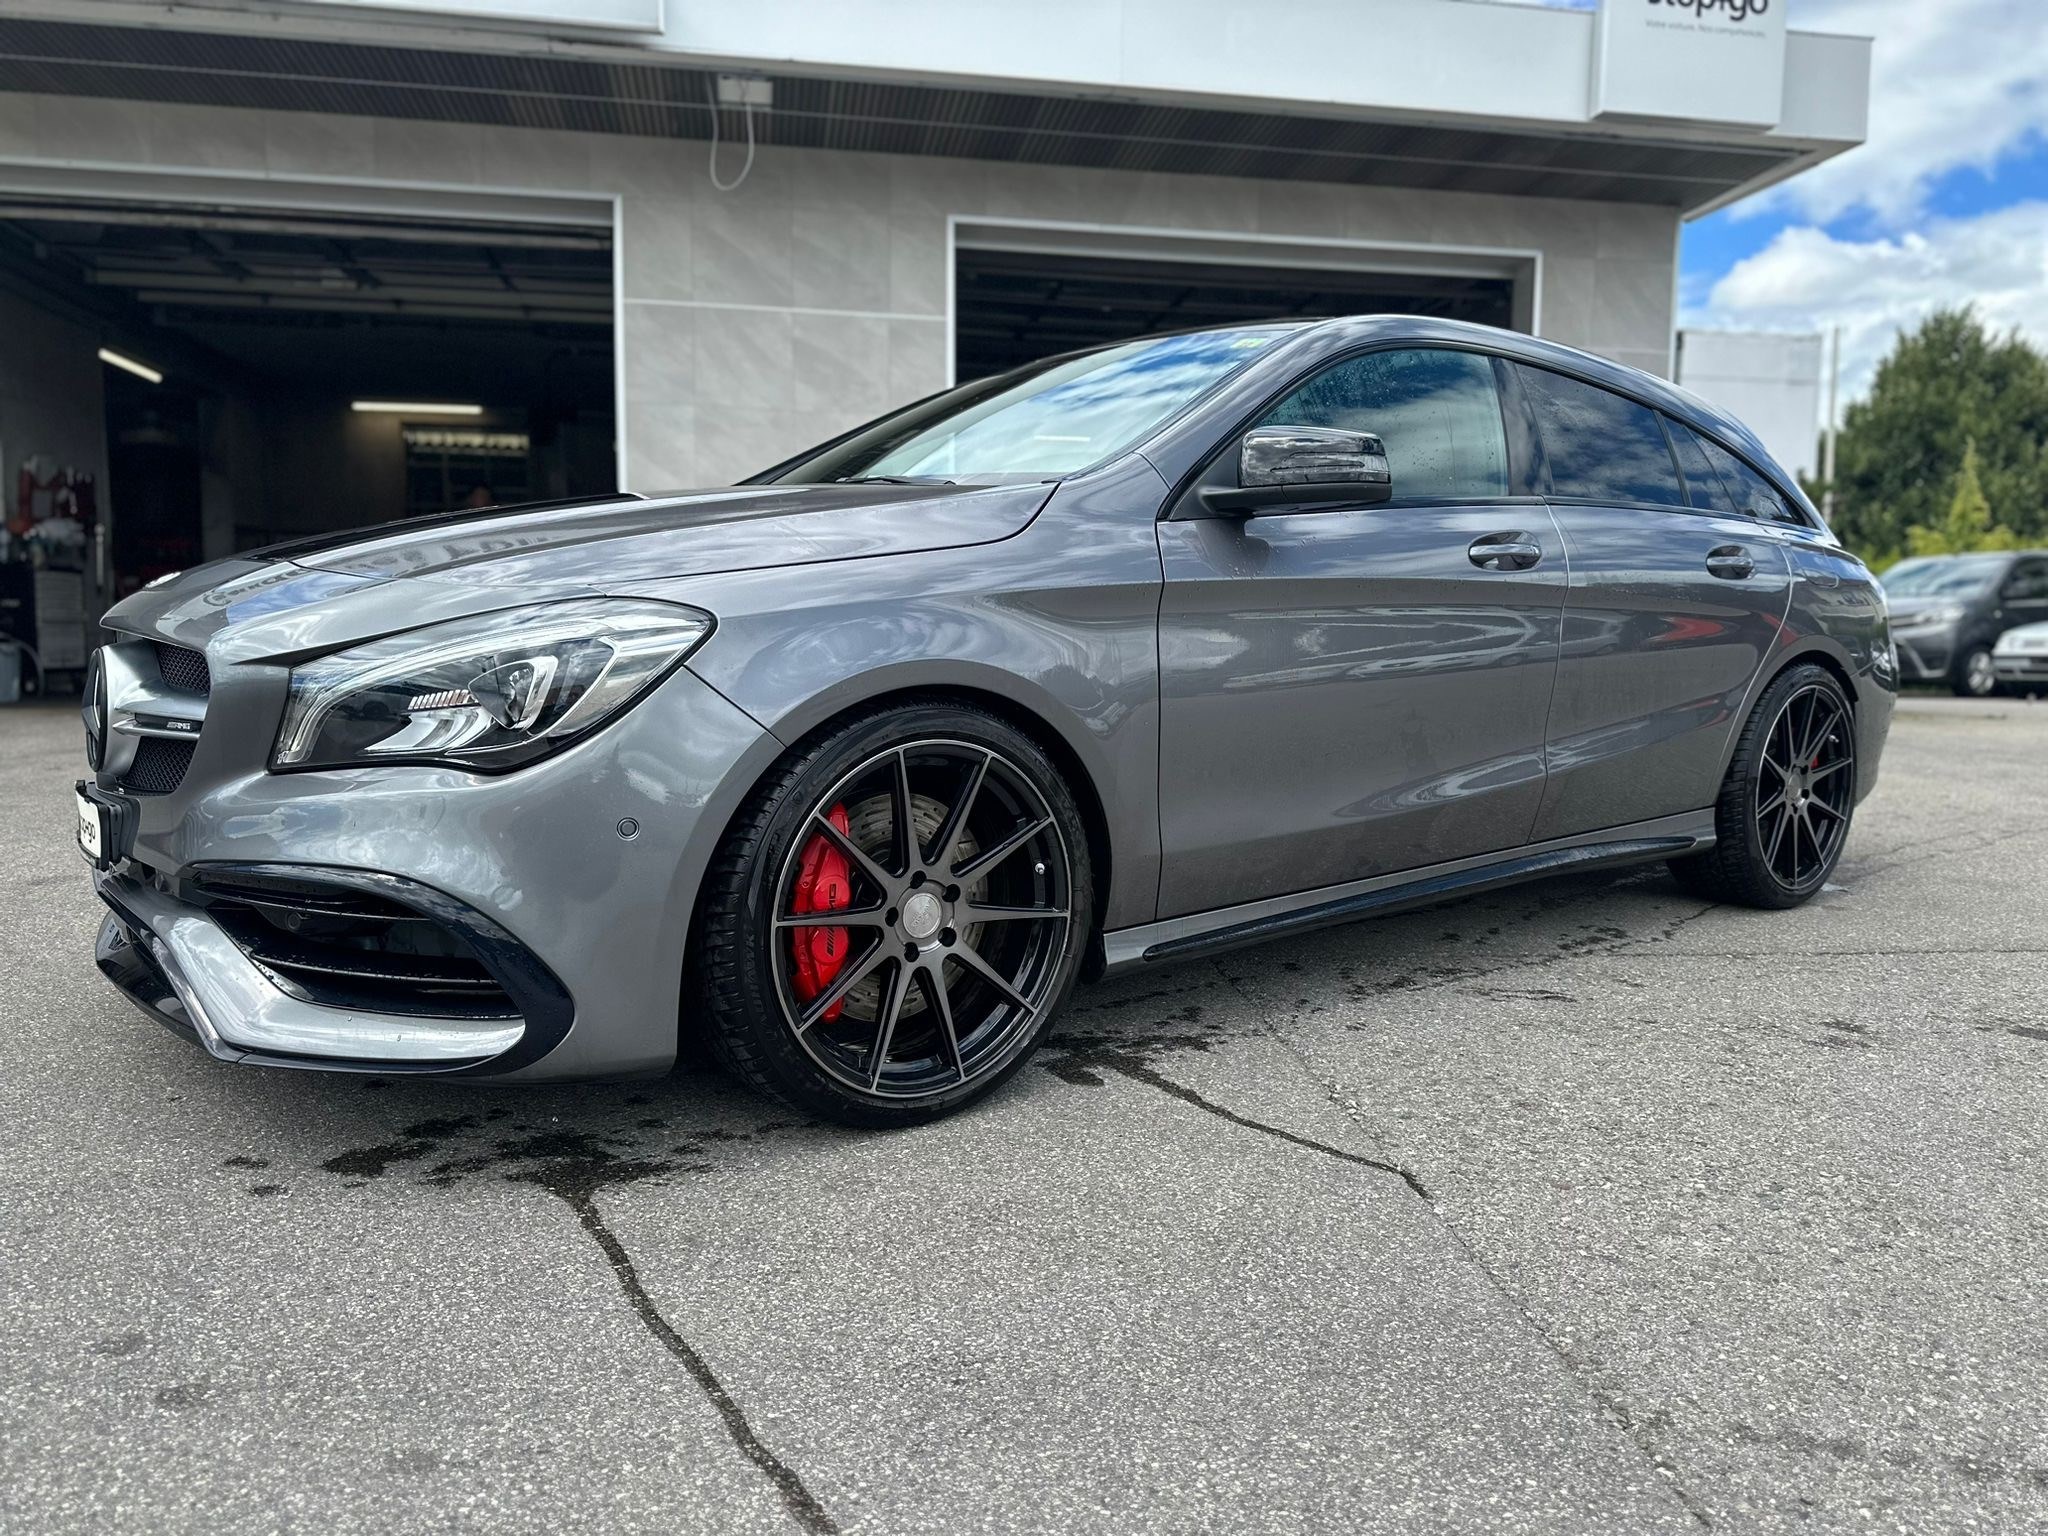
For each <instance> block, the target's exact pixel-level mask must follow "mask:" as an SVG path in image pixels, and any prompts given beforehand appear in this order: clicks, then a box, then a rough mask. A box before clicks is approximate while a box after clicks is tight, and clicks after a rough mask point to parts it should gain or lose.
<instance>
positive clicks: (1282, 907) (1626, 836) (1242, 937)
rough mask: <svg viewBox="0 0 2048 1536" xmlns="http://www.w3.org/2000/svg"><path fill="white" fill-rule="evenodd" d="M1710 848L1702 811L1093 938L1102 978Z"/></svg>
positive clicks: (1710, 826)
mask: <svg viewBox="0 0 2048 1536" xmlns="http://www.w3.org/2000/svg"><path fill="white" fill-rule="evenodd" d="M1713 845H1714V813H1713V811H1712V810H1711V809H1708V810H1700V811H1688V812H1686V813H1685V814H1683V815H1679V816H1662V817H1659V818H1657V819H1656V820H1654V821H1643V822H1636V823H1634V824H1632V825H1629V826H1623V827H1609V828H1606V829H1604V830H1602V831H1599V832H1586V833H1580V834H1578V835H1576V836H1573V837H1567V838H1559V839H1557V840H1555V841H1553V842H1548V843H1534V844H1530V845H1529V846H1527V847H1523V848H1516V849H1510V850H1509V851H1507V852H1505V853H1497V854H1482V855H1479V856H1478V857H1476V858H1470V859H1456V860H1453V861H1451V862H1449V863H1445V864H1428V865H1424V866H1423V867H1422V868H1420V869H1410V870H1402V871H1399V872H1397V873H1395V874H1390V875H1375V876H1373V877H1372V878H1370V879H1367V880H1353V881H1350V882H1348V883H1347V884H1344V885H1326V886H1323V887H1321V888H1320V889H1318V890H1313V891H1301V892H1297V893H1296V894H1294V895H1291V896H1275V897H1269V898H1267V899H1266V900H1263V901H1253V902H1245V903H1243V904H1242V905H1239V906H1234V907H1218V908H1216V909H1215V910H1214V911H1210V912H1197V913H1193V914H1191V915H1189V916H1187V917H1172V918H1167V919H1166V920H1165V921H1163V922H1157V923H1145V924H1142V925H1141V926H1139V927H1136V928H1124V929H1120V930H1118V931H1117V932H1115V933H1106V934H1104V935H1103V936H1102V947H1103V957H1104V961H1105V966H1104V971H1103V974H1105V975H1109V976H1114V975H1116V974H1117V973H1118V972H1121V971H1129V970H1133V969H1135V968H1137V967H1138V966H1141V965H1155V964H1158V963H1160V962H1162V961H1171V960H1186V959H1191V958H1193V957H1195V956H1198V955H1211V954H1216V953H1218V952H1220V951H1222V950H1226V949H1236V948H1238V947H1240V946H1241V945H1246V944H1257V943H1260V942H1262V941H1263V940H1266V939H1274V938H1280V937H1282V936H1283V935H1292V934H1299V933H1307V932H1310V931H1312V930H1314V929H1317V928H1329V927H1333V926H1335V925H1336V924H1338V923H1348V922H1352V921H1355V920H1356V919H1358V918H1362V917H1384V916H1386V915H1388V914H1390V913H1394V912H1404V911H1408V910H1410V909H1412V908H1415V907H1426V906H1430V905H1433V904H1434V903H1436V902H1440V901H1449V900H1452V899H1454V898H1456V897H1460V896H1475V895H1478V894H1479V893H1480V892H1482V891H1491V890H1496V889H1498V888H1499V887H1501V886H1506V885H1518V884H1520V883H1521V882H1522V881H1524V880H1536V879H1540V878H1542V877H1543V876H1545V875H1561V874H1568V873H1573V872H1576V871H1579V870H1591V869H1610V868H1618V867H1621V866H1623V865H1628V864H1648V863H1654V862H1656V861H1657V860H1660V859H1669V858H1676V857H1678V856H1679V855H1681V854H1686V853H1697V852H1699V851H1701V850H1702V849H1706V848H1711V847H1712V846H1713Z"/></svg>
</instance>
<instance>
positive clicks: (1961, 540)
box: [1906, 437, 2020, 555]
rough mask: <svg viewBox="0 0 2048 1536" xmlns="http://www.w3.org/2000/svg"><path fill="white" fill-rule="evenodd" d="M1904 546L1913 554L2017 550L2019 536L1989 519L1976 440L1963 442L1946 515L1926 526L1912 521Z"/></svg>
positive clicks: (1989, 507) (1989, 504)
mask: <svg viewBox="0 0 2048 1536" xmlns="http://www.w3.org/2000/svg"><path fill="white" fill-rule="evenodd" d="M1906 545H1907V548H1908V549H1909V550H1910V551H1911V552H1912V553H1913V554H1916V555H1968V554H1974V553H1976V552H1977V551H1978V550H1980V549H2018V548H2019V547H2020V540H2019V537H2018V536H2017V535H2016V534H2014V533H2013V531H2012V530H2011V529H2010V528H2001V527H1999V526H1998V525H1997V524H1996V523H1994V522H1993V521H1992V520H1991V503H1990V502H1989V501H1987V500H1985V498H1984V485H1983V482H1982V480H1981V479H1980V478H1979V477H1978V474H1977V440H1976V439H1975V438H1974V437H1972V438H1966V439H1965V440H1964V442H1963V463H1962V467H1961V468H1960V469H1958V470H1957V471H1956V489H1955V494H1954V495H1953V496H1951V497H1950V498H1949V503H1948V516H1946V517H1944V518H1943V519H1942V520H1941V521H1940V522H1939V523H1936V524H1934V525H1932V526H1929V525H1927V524H1925V523H1915V524H1914V525H1913V526H1912V527H1910V528H1908V529H1907V530H1906Z"/></svg>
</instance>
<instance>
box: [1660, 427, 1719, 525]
mask: <svg viewBox="0 0 2048 1536" xmlns="http://www.w3.org/2000/svg"><path fill="white" fill-rule="evenodd" d="M1664 430H1665V431H1666V432H1667V433H1669V434H1670V436H1671V451H1672V453H1673V454H1675V455H1676V456H1677V458H1678V468H1679V472H1680V473H1681V474H1683V475H1684V476H1685V494H1686V495H1687V497H1688V498H1690V499H1691V501H1692V504H1693V505H1694V506H1696V507H1698V508H1700V509H1701V510H1702V511H1705V512H1733V511H1734V510H1735V502H1734V500H1733V499H1732V498H1731V497H1730V496H1729V494H1728V487H1727V486H1725V485H1723V484H1722V483H1721V476H1720V475H1719V474H1718V473H1717V472H1716V471H1715V469H1714V466H1713V463H1712V461H1710V460H1709V459H1708V458H1707V450H1706V448H1705V446H1704V445H1703V444H1702V443H1701V442H1700V440H1699V438H1698V437H1697V436H1695V435H1694V433H1693V430H1692V428H1691V427H1688V426H1687V425H1686V424H1685V423H1684V422H1682V421H1673V420H1672V419H1671V418H1670V417H1669V416H1666V417H1665V418H1664Z"/></svg>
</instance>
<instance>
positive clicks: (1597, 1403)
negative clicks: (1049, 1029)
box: [1049, 978, 1714, 1530]
mask: <svg viewBox="0 0 2048 1536" xmlns="http://www.w3.org/2000/svg"><path fill="white" fill-rule="evenodd" d="M1226 979H1228V978H1226ZM1233 985H1234V983H1233ZM1274 1033H1277V1031H1274ZM1049 1065H1050V1067H1051V1070H1053V1071H1054V1072H1055V1074H1056V1075H1058V1076H1060V1077H1062V1078H1063V1079H1065V1080H1066V1081H1068V1082H1091V1081H1092V1082H1097V1083H1099V1082H1100V1081H1101V1079H1099V1078H1090V1077H1088V1076H1086V1075H1080V1074H1084V1073H1085V1072H1086V1070H1087V1069H1088V1068H1103V1069H1107V1070H1109V1071H1112V1072H1116V1073H1119V1074H1121V1075H1122V1076H1125V1077H1128V1078H1130V1079H1132V1080H1133V1081H1135V1082H1140V1083H1144V1084H1146V1085H1147V1086H1149V1087H1152V1088H1156V1089H1158V1090H1159V1091H1160V1092H1162V1093H1166V1094H1170V1095H1171V1096H1172V1097H1174V1098H1176V1099H1179V1100H1180V1101H1181V1102H1183V1103H1185V1104H1191V1105H1193V1106H1194V1107H1195V1108H1197V1109H1200V1110H1203V1111H1205V1112H1206V1113H1208V1114H1212V1115H1215V1116H1217V1117H1218V1118H1219V1119H1222V1120H1227V1121H1229V1122H1230V1123H1231V1124H1233V1125H1239V1126H1243V1127H1245V1128H1246V1129H1248V1130H1254V1131H1259V1132H1262V1133H1264V1134H1265V1135H1268V1136H1274V1137H1278V1138H1279V1139H1280V1140H1282V1141H1285V1142H1290V1143H1292V1144H1293V1145H1295V1146H1298V1147H1305V1148H1307V1149H1308V1150H1309V1151H1312V1152H1320V1153H1323V1154H1324V1155H1325V1156H1329V1157H1334V1158H1339V1159H1341V1160H1342V1161H1344V1162H1347V1163H1355V1164H1358V1165H1359V1166H1361V1167H1365V1168H1370V1169H1373V1170H1374V1171H1375V1172H1378V1173H1389V1174H1392V1175H1394V1176H1395V1177H1396V1178H1398V1179H1400V1180H1401V1182H1402V1183H1404V1184H1406V1185H1407V1186H1408V1188H1409V1190H1410V1192H1412V1193H1413V1194H1414V1195H1416V1196H1417V1197H1418V1198H1419V1199H1421V1201H1422V1202H1423V1203H1424V1204H1425V1205H1427V1206H1428V1207H1429V1208H1430V1211H1431V1214H1432V1215H1433V1216H1434V1217H1435V1219H1436V1221H1437V1224H1438V1225H1439V1226H1440V1227H1441V1228H1442V1229H1443V1232H1444V1235H1445V1236H1446V1237H1448V1238H1449V1239H1450V1241H1451V1243H1452V1245H1453V1246H1454V1247H1455V1248H1456V1249H1457V1250H1458V1252H1459V1253H1460V1254H1462V1255H1463V1256H1464V1258H1465V1261H1466V1262H1467V1263H1468V1264H1470V1265H1471V1266H1472V1267H1473V1269H1475V1270H1476V1271H1477V1272H1478V1273H1479V1274H1480V1276H1481V1277H1483V1278H1484V1279H1485V1281H1486V1283H1487V1284H1488V1285H1489V1286H1490V1287H1491V1288H1492V1289H1493V1291H1494V1294H1495V1295H1497V1296H1499V1297H1500V1299H1501V1301H1502V1302H1503V1304H1505V1305H1506V1306H1507V1308H1508V1309H1509V1311H1510V1312H1512V1313H1513V1314H1514V1316H1515V1317H1517V1318H1518V1319H1520V1321H1521V1322H1522V1325H1523V1326H1524V1327H1526V1328H1527V1329H1528V1330H1529V1331H1530V1332H1531V1333H1532V1334H1534V1335H1535V1337H1536V1338H1537V1339H1538V1341H1540V1342H1541V1343H1542V1344H1543V1346H1544V1347H1545V1348H1546V1349H1547V1350H1549V1352H1550V1354H1551V1355H1552V1357H1553V1358H1554V1359H1556V1361H1557V1363H1558V1366H1559V1368H1560V1369H1561V1370H1563V1372H1564V1373H1565V1375H1566V1377H1567V1378H1568V1379H1569V1380H1570V1381H1571V1382H1572V1384H1573V1385H1574V1386H1576V1387H1577V1388H1578V1389H1579V1390H1580V1391H1581V1392H1583V1393H1584V1394H1585V1396H1586V1398H1587V1400H1588V1401H1589V1402H1591V1403H1592V1404H1593V1406H1594V1408H1595V1410H1596V1411H1597V1413H1598V1416H1599V1417H1600V1418H1601V1419H1603V1420H1605V1421H1606V1422H1607V1423H1608V1424H1610V1425H1612V1426H1613V1427H1614V1428H1616V1429H1618V1430H1620V1431H1621V1432H1622V1434H1623V1435H1624V1436H1626V1437H1627V1439H1628V1441H1629V1443H1630V1444H1631V1445H1632V1446H1634V1447H1635V1449H1636V1451H1637V1453H1638V1454H1639V1455H1641V1456H1642V1457H1643V1458H1644V1459H1645V1460H1646V1461H1648V1462H1649V1464H1650V1465H1651V1466H1652V1467H1653V1468H1655V1469H1656V1471H1657V1473H1658V1474H1659V1476H1660V1483H1659V1486H1660V1487H1663V1488H1665V1489H1667V1490H1668V1491H1669V1492H1670V1493H1671V1495H1672V1497H1673V1498H1675V1499H1676V1500H1677V1501H1678V1504H1679V1506H1680V1508H1682V1509H1683V1510H1684V1511H1685V1513H1686V1515H1687V1516H1688V1517H1689V1518H1690V1519H1691V1520H1692V1521H1693V1523H1694V1524H1696V1525H1698V1526H1699V1527H1700V1528H1701V1529H1703V1530H1711V1529H1713V1525H1714V1521H1713V1517H1712V1516H1711V1515H1709V1514H1708V1513H1707V1509H1706V1506H1705V1505H1704V1504H1702V1503H1701V1502H1700V1500H1699V1498H1698V1497H1697V1496H1696V1495H1695V1494H1694V1493H1693V1492H1692V1490H1691V1489H1690V1488H1688V1487H1687V1486H1686V1485H1685V1483H1684V1481H1683V1479H1682V1476H1681V1473H1680V1470H1679V1467H1678V1464H1677V1462H1675V1461H1673V1460H1672V1459H1671V1457H1669V1456H1667V1455H1665V1454H1664V1453H1663V1452H1662V1451H1660V1450H1659V1449H1658V1448H1657V1445H1656V1442H1655V1441H1654V1440H1653V1439H1651V1437H1650V1435H1649V1433H1648V1431H1647V1430H1646V1429H1645V1428H1644V1427H1643V1426H1642V1425H1640V1424H1639V1423H1638V1422H1637V1420H1636V1417H1635V1415H1634V1413H1632V1412H1631V1411H1630V1409H1629V1407H1628V1405H1627V1404H1626V1403H1625V1402H1623V1401H1622V1400H1621V1399H1620V1398H1619V1397H1617V1396H1616V1395H1615V1394H1614V1393H1612V1392H1610V1391H1608V1390H1607V1389H1606V1388H1605V1387H1602V1386H1601V1385H1599V1383H1597V1382H1595V1381H1593V1380H1592V1379H1591V1378H1590V1377H1588V1376H1587V1375H1586V1373H1585V1372H1584V1371H1583V1370H1582V1369H1581V1368H1580V1366H1579V1364H1578V1362H1577V1361H1575V1360H1574V1359H1573V1358H1572V1356H1571V1354H1570V1353H1569V1352H1568V1351H1567V1350H1566V1349H1565V1348H1564V1346H1563V1345H1562V1344H1560V1343H1559V1342H1558V1341H1557V1338H1556V1337H1555V1336H1554V1335H1553V1334H1552V1333H1551V1331H1550V1330H1549V1328H1548V1327H1546V1326H1545V1325H1544V1323H1543V1322H1542V1321H1541V1320H1540V1319H1538V1318H1537V1317H1536V1315H1535V1314H1534V1313H1533V1312H1531V1311H1530V1310H1529V1307H1528V1304H1527V1303H1526V1302H1525V1301H1524V1300H1523V1299H1522V1298H1521V1297H1520V1296H1519V1295H1518V1294H1517V1293H1516V1292H1515V1291H1513V1290H1512V1289H1510V1288H1509V1286H1508V1285H1507V1283H1506V1281H1504V1280H1503V1279H1502V1277H1501V1276H1500V1275H1498V1274H1496V1273H1495V1272H1494V1270H1493V1268H1492V1267H1491V1266H1490V1265H1488V1264H1487V1262H1486V1261H1485V1260H1484V1259H1483V1258H1481V1257H1480V1255H1479V1252H1478V1250H1477V1249H1475V1248H1474V1247H1473V1246H1472V1244H1471V1242H1470V1241H1469V1240H1467V1238H1466V1237H1465V1235H1464V1234H1463V1233H1462V1232H1460V1231H1459V1230H1458V1229H1457V1228H1456V1227H1455V1226H1453V1225H1452V1224H1451V1222H1450V1221H1449V1220H1448V1219H1447V1218H1446V1217H1445V1216H1444V1214H1443V1211H1442V1209H1441V1207H1440V1206H1439V1205H1438V1204H1437V1201H1436V1199H1435V1197H1434V1196H1432V1195H1431V1194H1430V1192H1429V1190H1428V1189H1427V1188H1426V1187H1425V1186H1424V1185H1423V1183H1422V1181H1421V1180H1420V1179H1419V1178H1417V1177H1416V1176H1415V1174H1414V1173H1413V1172H1411V1171H1410V1170H1409V1169H1406V1168H1403V1167H1402V1166H1400V1165H1399V1164H1398V1163H1390V1162H1385V1161H1382V1160H1381V1159H1379V1158H1375V1157H1367V1156H1365V1155H1364V1154H1363V1153H1359V1152H1349V1151H1346V1150H1345V1149H1344V1148H1342V1147H1333V1146H1331V1145H1330V1144H1329V1143H1328V1142H1323V1141H1316V1140H1314V1139H1313V1138H1311V1137H1307V1136H1299V1135H1296V1134H1295V1133H1294V1132H1292V1131H1289V1130H1284V1129H1282V1128H1281V1127H1279V1126H1275V1125H1268V1124H1266V1123H1265V1122H1264V1121H1262V1120H1254V1119H1252V1118H1250V1117H1249V1116H1247V1115H1240V1114H1238V1113H1237V1112H1236V1111H1235V1110H1232V1109H1227V1108H1225V1107H1224V1106H1223V1105H1221V1104H1218V1103H1216V1102H1215V1101H1214V1100H1212V1099H1209V1098H1206V1097H1204V1096H1203V1095H1202V1094H1200V1093H1197V1092H1196V1091H1195V1090H1194V1089H1192V1088H1190V1087H1188V1086H1187V1085H1186V1084H1185V1083H1179V1082H1175V1081H1174V1080H1173V1079H1172V1078H1170V1077H1167V1076H1166V1075H1165V1074H1164V1073H1162V1072H1159V1071H1157V1070H1155V1069H1154V1068H1152V1067H1151V1066H1149V1065H1147V1064H1146V1063H1145V1062H1143V1061H1138V1060H1134V1059H1130V1058H1120V1057H1118V1056H1117V1055H1116V1053H1114V1052H1106V1051H1105V1052H1094V1053H1090V1054H1088V1055H1086V1056H1081V1055H1076V1056H1070V1057H1068V1058H1067V1059H1066V1060H1064V1061H1060V1062H1055V1063H1051V1064H1049ZM1309 1078H1310V1081H1311V1082H1313V1083H1315V1084H1316V1086H1317V1087H1318V1088H1319V1089H1321V1090H1322V1092H1323V1095H1324V1097H1325V1098H1327V1099H1329V1100H1330V1101H1331V1102H1332V1103H1333V1104H1334V1105H1335V1106H1336V1107H1337V1108H1338V1109H1339V1110H1340V1111H1342V1112H1344V1113H1345V1115H1346V1117H1347V1118H1353V1112H1352V1111H1351V1110H1350V1108H1349V1107H1348V1106H1346V1105H1345V1104H1343V1103H1342V1102H1341V1101H1339V1100H1338V1099H1337V1098H1336V1097H1335V1095H1334V1093H1333V1092H1332V1090H1330V1089H1329V1088H1328V1087H1327V1086H1325V1085H1324V1084H1323V1083H1322V1082H1321V1080H1320V1079H1319V1078H1317V1077H1315V1075H1314V1074H1313V1073H1310V1074H1309Z"/></svg>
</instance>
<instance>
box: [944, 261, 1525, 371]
mask: <svg viewBox="0 0 2048 1536" xmlns="http://www.w3.org/2000/svg"><path fill="white" fill-rule="evenodd" d="M953 293H954V322H953V327H954V328H953V344H954V377H955V378H957V379H959V380H961V381H963V382H964V381H965V380H968V379H977V378H981V377H984V376H985V375H988V374H991V373H1000V372H1001V371H1003V370H1004V369H1006V368H1014V367H1017V366H1018V365H1019V364H1022V363H1028V362H1031V361H1033V360H1034V359H1036V358H1041V357H1048V356H1051V355H1052V354H1054V353H1059V352H1068V351H1072V350H1073V349H1075V348H1077V347H1092V346H1096V345H1099V344H1101V343H1103V342H1109V341H1117V340H1120V339H1122V338H1123V337H1126V336H1144V335H1147V334H1150V333H1152V332H1155V331H1173V330H1185V329H1190V328H1193V327H1196V326H1204V325H1226V324H1230V323H1232V322H1242V321H1253V320H1272V319H1304V318H1325V317H1329V316H1335V315H1363V314H1405V315H1435V316H1439V317H1442V318H1446V319H1453V320H1471V321H1476V322H1477V323H1479V324H1482V325H1497V326H1512V325H1515V324H1516V323H1517V311H1516V304H1517V290H1516V282H1515V279H1514V278H1513V277H1511V276H1504V275H1499V274H1497V273H1492V272H1486V271H1472V272H1420V271H1418V272H1401V271H1390V270H1384V269H1381V270H1373V269H1357V270H1354V269H1349V268H1338V267H1317V266H1296V265H1293V264H1291V263H1285V262H1280V261H1276V260H1273V259H1271V258H1268V259H1266V260H1264V261H1258V262H1256V263H1254V262H1247V261H1189V260H1173V259H1153V258H1150V257H1133V256H1118V255H1105V254H1099V253H1096V252H1092V251H1090V252H1082V251H1046V250H1018V249H1007V248H993V247H981V246H967V245H963V246H962V247H961V248H960V249H959V250H958V251H957V252H956V254H955V264H954V282H953Z"/></svg>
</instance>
